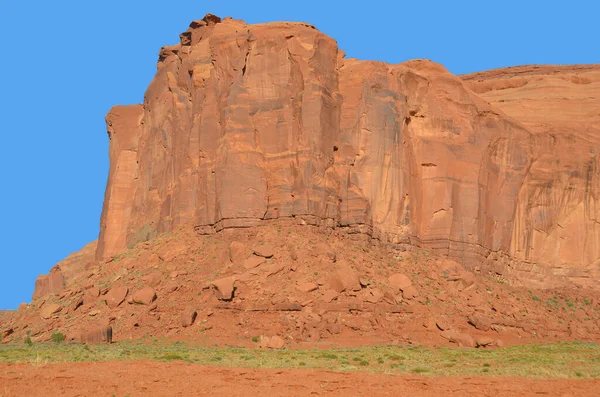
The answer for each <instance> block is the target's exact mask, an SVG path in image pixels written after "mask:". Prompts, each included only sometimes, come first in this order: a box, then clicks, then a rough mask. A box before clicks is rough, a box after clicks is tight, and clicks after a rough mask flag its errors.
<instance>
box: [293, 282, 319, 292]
mask: <svg viewBox="0 0 600 397" xmlns="http://www.w3.org/2000/svg"><path fill="white" fill-rule="evenodd" d="M296 288H298V290H299V291H300V292H312V291H316V290H317V289H319V286H318V285H317V284H316V283H300V284H298V286H297V287H296Z"/></svg>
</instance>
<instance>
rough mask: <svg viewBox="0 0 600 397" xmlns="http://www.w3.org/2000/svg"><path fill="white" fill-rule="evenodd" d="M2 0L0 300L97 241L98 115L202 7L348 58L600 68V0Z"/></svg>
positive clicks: (101, 168)
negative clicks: (282, 23) (316, 41)
mask: <svg viewBox="0 0 600 397" xmlns="http://www.w3.org/2000/svg"><path fill="white" fill-rule="evenodd" d="M167 3H168V2H167V1H151V0H145V1H138V0H119V1H115V0H103V1H82V0H77V1H62V0H55V1H47V0H44V1H39V0H35V1H21V0H0V40H1V42H2V47H1V48H2V56H1V58H0V79H1V80H0V81H1V90H2V91H1V96H0V101H1V103H0V115H1V116H2V117H1V121H0V126H1V131H2V136H3V140H2V148H3V151H2V155H1V156H0V166H1V170H2V180H1V181H0V186H1V187H2V190H1V192H0V209H1V211H2V218H1V219H2V224H1V228H0V233H1V235H0V249H1V250H0V252H1V255H0V269H1V273H0V309H15V308H16V307H17V306H18V304H19V303H20V302H23V301H27V302H29V301H30V298H31V294H32V292H33V286H34V281H35V278H36V277H37V276H38V275H39V274H41V273H46V272H48V270H49V269H50V268H51V267H52V266H53V265H54V264H55V263H56V262H58V261H60V260H61V259H63V258H64V257H66V256H67V255H68V254H69V253H71V252H73V251H77V250H79V249H80V248H81V247H82V246H83V245H85V244H86V243H87V242H90V241H92V240H94V239H96V238H97V235H98V230H99V218H100V212H101V210H102V200H103V196H104V188H105V183H106V177H107V172H108V139H107V135H106V132H105V125H104V116H105V114H106V112H107V111H108V110H109V109H110V107H111V106H113V105H115V104H132V103H139V102H141V101H142V98H143V95H144V91H145V90H146V87H147V86H148V84H149V83H150V81H151V79H152V77H153V75H154V72H155V70H156V69H155V66H156V61H157V57H158V55H157V54H158V50H159V49H160V47H161V46H163V45H170V44H174V43H176V42H177V41H178V35H179V33H181V32H183V31H185V30H186V29H187V27H188V25H189V22H190V21H192V20H193V19H199V18H202V17H203V16H204V14H206V13H207V12H211V13H213V14H216V15H219V16H221V17H225V16H228V15H229V16H232V17H234V18H236V19H243V20H245V21H246V22H249V23H256V22H268V21H277V20H290V21H305V22H309V23H312V24H313V25H315V26H316V27H317V28H318V29H320V30H321V31H323V32H325V33H327V34H329V35H330V36H332V37H333V38H335V39H336V40H337V41H338V44H339V47H340V48H341V49H343V50H345V51H346V53H347V55H348V56H349V57H355V58H359V59H375V60H381V61H385V62H390V63H398V62H402V61H404V60H408V59H412V58H428V59H431V60H434V61H436V62H440V63H442V64H444V65H445V66H446V67H447V68H448V69H449V70H450V71H451V72H454V73H457V74H460V73H468V72H473V71H480V70H485V69H491V68H497V67H504V66H510V65H519V64H531V63H553V64H571V63H600V51H599V49H600V45H599V42H600V23H599V22H598V16H599V15H600V6H599V5H597V4H598V2H596V1H591V0H590V1H577V0H571V1H568V2H565V1H560V2H559V1H535V0H532V1H524V0H520V1H513V0H504V1H493V2H492V1H484V0H480V1H445V0H444V1H415V0H412V1H402V0H398V1H377V0H369V1H361V2H353V1H343V2H342V1H339V2H338V1H328V0H320V1H302V0H297V1H273V2H267V1H263V2H261V1H254V0H250V1H248V0H245V1H189V2H176V4H178V6H177V8H175V7H173V6H170V5H167Z"/></svg>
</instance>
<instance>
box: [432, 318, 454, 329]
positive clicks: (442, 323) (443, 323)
mask: <svg viewBox="0 0 600 397" xmlns="http://www.w3.org/2000/svg"><path fill="white" fill-rule="evenodd" d="M435 325H436V326H437V327H438V328H439V329H440V331H447V330H449V329H450V328H452V326H451V325H450V324H449V323H448V322H447V321H446V320H444V319H438V320H437V321H436V322H435Z"/></svg>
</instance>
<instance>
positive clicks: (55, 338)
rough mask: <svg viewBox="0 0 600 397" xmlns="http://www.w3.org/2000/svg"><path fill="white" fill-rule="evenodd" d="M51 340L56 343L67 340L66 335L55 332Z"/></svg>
mask: <svg viewBox="0 0 600 397" xmlns="http://www.w3.org/2000/svg"><path fill="white" fill-rule="evenodd" d="M50 340H51V341H52V342H54V343H60V342H63V341H64V340H65V335H64V334H63V333H62V332H54V333H52V335H51V336H50Z"/></svg>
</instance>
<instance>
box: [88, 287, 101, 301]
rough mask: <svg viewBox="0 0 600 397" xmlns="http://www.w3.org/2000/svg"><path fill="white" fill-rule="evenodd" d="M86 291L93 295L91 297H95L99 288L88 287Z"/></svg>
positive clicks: (98, 293)
mask: <svg viewBox="0 0 600 397" xmlns="http://www.w3.org/2000/svg"><path fill="white" fill-rule="evenodd" d="M87 293H88V294H89V295H90V296H91V297H93V298H97V297H99V296H100V288H98V287H90V288H88V290H87Z"/></svg>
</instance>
